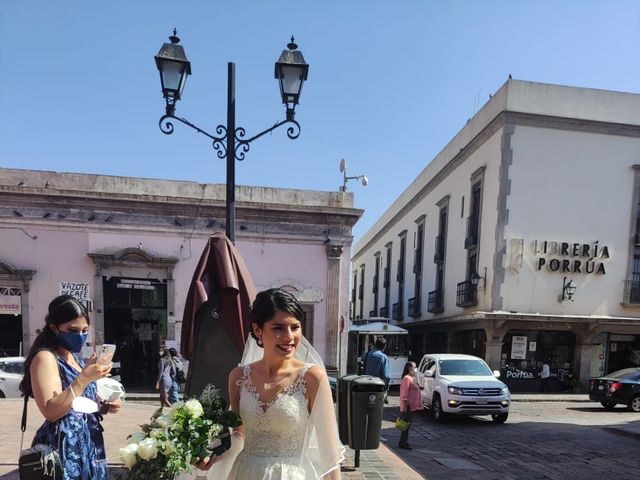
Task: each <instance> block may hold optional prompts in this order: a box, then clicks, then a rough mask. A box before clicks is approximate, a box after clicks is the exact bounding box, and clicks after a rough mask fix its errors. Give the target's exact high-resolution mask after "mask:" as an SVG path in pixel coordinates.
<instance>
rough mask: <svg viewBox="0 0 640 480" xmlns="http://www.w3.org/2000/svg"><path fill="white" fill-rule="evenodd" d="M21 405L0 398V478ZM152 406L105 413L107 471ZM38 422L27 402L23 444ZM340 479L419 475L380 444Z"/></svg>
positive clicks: (11, 470)
mask: <svg viewBox="0 0 640 480" xmlns="http://www.w3.org/2000/svg"><path fill="white" fill-rule="evenodd" d="M22 406H23V402H22V400H21V399H4V400H0V480H18V471H17V458H18V453H19V451H20V417H21V415H22ZM156 408H157V402H156V401H153V402H148V401H147V402H144V401H127V402H125V403H124V405H123V408H122V411H121V412H120V413H119V414H118V415H106V416H105V419H104V422H103V426H104V428H105V431H104V434H105V443H106V450H107V460H108V462H109V466H110V468H109V470H110V472H111V473H113V472H114V471H116V470H118V467H119V466H120V465H121V461H120V459H119V458H118V448H119V447H121V446H123V445H124V443H125V439H126V436H127V435H128V434H129V433H131V432H132V431H134V430H136V428H137V425H138V424H140V423H144V422H146V421H147V420H148V419H149V417H150V416H151V414H152V413H153V412H154V410H155V409H156ZM42 421H43V418H42V415H41V414H40V412H39V411H38V409H37V407H36V404H35V402H34V401H33V400H31V401H29V414H28V421H27V431H26V434H25V444H28V443H29V442H30V441H31V439H32V438H33V435H34V433H35V431H36V429H37V428H38V427H39V426H40V425H41V424H42ZM344 465H345V466H348V467H352V466H353V465H354V452H353V450H350V449H347V452H346V461H345V462H344ZM342 478H343V480H379V479H389V480H400V479H402V480H419V479H421V478H422V477H421V476H420V475H419V474H417V473H416V472H415V471H414V470H412V469H411V468H410V467H409V466H407V465H406V464H405V463H404V462H403V461H402V460H401V459H400V458H399V457H398V456H397V455H396V454H395V453H394V452H393V451H392V450H391V449H389V448H387V447H386V446H385V445H384V444H381V446H380V448H378V449H377V450H367V451H362V452H361V455H360V467H359V468H358V469H356V470H353V471H345V472H344V473H343V474H342ZM149 480H152V479H149ZM247 480H249V479H247Z"/></svg>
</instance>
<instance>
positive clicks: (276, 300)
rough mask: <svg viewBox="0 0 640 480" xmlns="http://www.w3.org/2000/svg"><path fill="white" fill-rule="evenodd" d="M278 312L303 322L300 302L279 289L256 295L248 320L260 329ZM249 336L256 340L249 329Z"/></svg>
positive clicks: (271, 289)
mask: <svg viewBox="0 0 640 480" xmlns="http://www.w3.org/2000/svg"><path fill="white" fill-rule="evenodd" d="M278 310H281V311H283V312H287V313H288V314H290V315H291V316H293V317H295V318H296V319H298V320H300V321H301V322H302V321H303V320H304V310H302V307H301V306H300V302H298V300H297V299H296V297H294V296H293V295H291V294H290V293H289V292H287V291H286V290H282V289H281V288H270V289H269V290H264V291H262V292H260V293H259V294H258V295H256V299H255V300H254V301H253V305H252V306H251V313H250V314H249V318H250V319H251V322H252V323H255V324H256V325H258V326H259V327H260V328H263V327H264V324H265V322H268V321H269V320H271V319H272V318H273V316H274V315H275V314H276V312H277V311H278ZM251 336H252V337H253V338H255V339H256V341H257V340H258V338H257V337H256V334H255V333H253V329H251Z"/></svg>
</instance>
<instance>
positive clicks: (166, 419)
mask: <svg viewBox="0 0 640 480" xmlns="http://www.w3.org/2000/svg"><path fill="white" fill-rule="evenodd" d="M155 423H156V424H157V425H159V426H160V427H162V428H167V427H168V426H169V425H172V424H173V423H174V420H173V418H171V416H169V415H162V416H160V417H158V418H156V422H155Z"/></svg>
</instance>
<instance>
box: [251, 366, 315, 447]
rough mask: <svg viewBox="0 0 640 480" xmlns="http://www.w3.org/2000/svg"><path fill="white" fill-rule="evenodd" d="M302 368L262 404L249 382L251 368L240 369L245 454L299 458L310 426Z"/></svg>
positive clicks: (306, 367) (304, 369)
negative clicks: (287, 384) (288, 383)
mask: <svg viewBox="0 0 640 480" xmlns="http://www.w3.org/2000/svg"><path fill="white" fill-rule="evenodd" d="M310 367H311V365H310V364H305V365H304V367H302V369H301V370H300V372H299V373H298V376H297V377H296V379H295V380H294V381H293V383H291V385H289V386H288V387H287V388H285V389H284V390H283V391H282V392H280V393H279V394H278V395H277V396H276V397H275V398H274V399H273V400H272V401H270V402H268V403H263V402H262V401H261V400H260V397H259V395H258V392H257V389H256V387H255V385H254V384H253V381H252V379H251V366H250V365H246V366H245V367H244V369H243V374H242V379H241V380H239V383H240V416H241V417H242V423H243V424H244V432H245V433H244V435H245V438H244V452H245V453H248V454H251V455H256V456H264V457H272V458H273V457H299V456H300V455H301V452H302V449H303V445H304V439H305V434H306V432H307V427H308V424H309V412H308V410H307V401H306V398H305V393H306V384H305V378H304V377H305V373H306V372H307V370H308V369H309V368H310Z"/></svg>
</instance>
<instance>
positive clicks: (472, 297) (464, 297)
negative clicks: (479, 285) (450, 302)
mask: <svg viewBox="0 0 640 480" xmlns="http://www.w3.org/2000/svg"><path fill="white" fill-rule="evenodd" d="M477 304H478V298H477V296H476V286H475V285H474V284H473V283H471V280H467V281H465V282H460V283H459V284H458V288H457V292H456V305H457V306H459V307H471V306H473V305H477Z"/></svg>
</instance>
